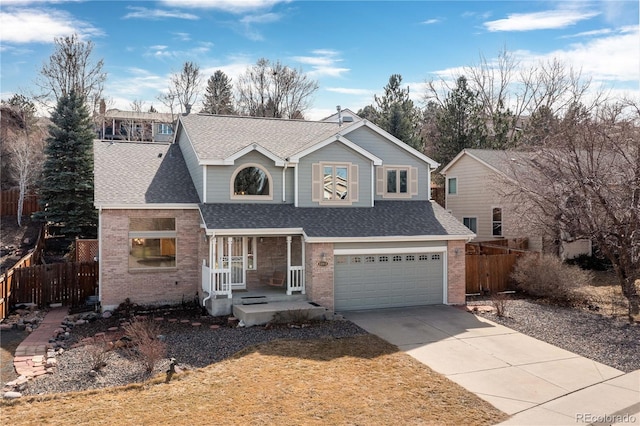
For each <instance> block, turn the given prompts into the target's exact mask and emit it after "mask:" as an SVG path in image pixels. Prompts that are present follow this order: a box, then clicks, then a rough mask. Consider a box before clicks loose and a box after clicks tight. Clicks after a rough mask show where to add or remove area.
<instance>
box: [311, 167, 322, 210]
mask: <svg viewBox="0 0 640 426" xmlns="http://www.w3.org/2000/svg"><path fill="white" fill-rule="evenodd" d="M321 176H322V174H321V173H320V163H314V164H312V165H311V201H313V202H318V203H319V202H320V201H322V178H321Z"/></svg>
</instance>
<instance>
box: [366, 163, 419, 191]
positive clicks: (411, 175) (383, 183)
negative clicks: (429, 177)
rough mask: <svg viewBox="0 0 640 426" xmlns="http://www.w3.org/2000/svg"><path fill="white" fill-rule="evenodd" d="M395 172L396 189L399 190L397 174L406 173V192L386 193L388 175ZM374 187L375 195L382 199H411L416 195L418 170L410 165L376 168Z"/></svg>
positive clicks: (390, 165)
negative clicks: (375, 188) (375, 189)
mask: <svg viewBox="0 0 640 426" xmlns="http://www.w3.org/2000/svg"><path fill="white" fill-rule="evenodd" d="M394 170H395V171H396V189H400V188H399V186H400V179H399V172H400V171H406V172H407V192H388V186H387V184H388V175H389V172H390V171H394ZM376 173H377V176H376V180H377V182H376V187H377V191H376V193H377V195H381V196H382V198H391V199H398V198H412V197H413V196H414V195H418V190H419V185H420V183H419V180H418V168H417V167H413V166H410V165H405V164H402V165H392V164H389V165H385V166H381V167H377V168H376Z"/></svg>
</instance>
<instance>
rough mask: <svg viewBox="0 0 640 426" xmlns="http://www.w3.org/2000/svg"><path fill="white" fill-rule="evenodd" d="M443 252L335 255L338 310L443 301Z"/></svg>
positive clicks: (426, 303)
mask: <svg viewBox="0 0 640 426" xmlns="http://www.w3.org/2000/svg"><path fill="white" fill-rule="evenodd" d="M443 274H444V253H406V254H395V253H394V254H357V255H340V254H336V256H335V275H334V283H335V285H334V296H335V309H336V311H352V310H359V309H376V308H397V307H404V306H420V305H430V304H439V303H442V299H443Z"/></svg>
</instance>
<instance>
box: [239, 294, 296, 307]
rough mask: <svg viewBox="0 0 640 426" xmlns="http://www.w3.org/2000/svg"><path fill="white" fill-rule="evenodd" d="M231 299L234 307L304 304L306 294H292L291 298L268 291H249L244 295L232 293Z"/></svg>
mask: <svg viewBox="0 0 640 426" xmlns="http://www.w3.org/2000/svg"><path fill="white" fill-rule="evenodd" d="M232 297H233V304H234V305H251V304H258V303H274V302H304V301H306V300H307V295H306V294H300V293H294V294H292V295H291V296H287V294H286V293H282V292H278V293H276V292H268V291H249V292H246V293H243V292H239V291H234V292H233V296H232Z"/></svg>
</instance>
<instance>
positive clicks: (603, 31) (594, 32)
mask: <svg viewBox="0 0 640 426" xmlns="http://www.w3.org/2000/svg"><path fill="white" fill-rule="evenodd" d="M611 33H613V30H612V29H610V28H603V29H601V30H592V31H583V32H581V33H577V34H571V35H565V36H562V37H560V38H579V37H593V36H600V35H607V34H611Z"/></svg>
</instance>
